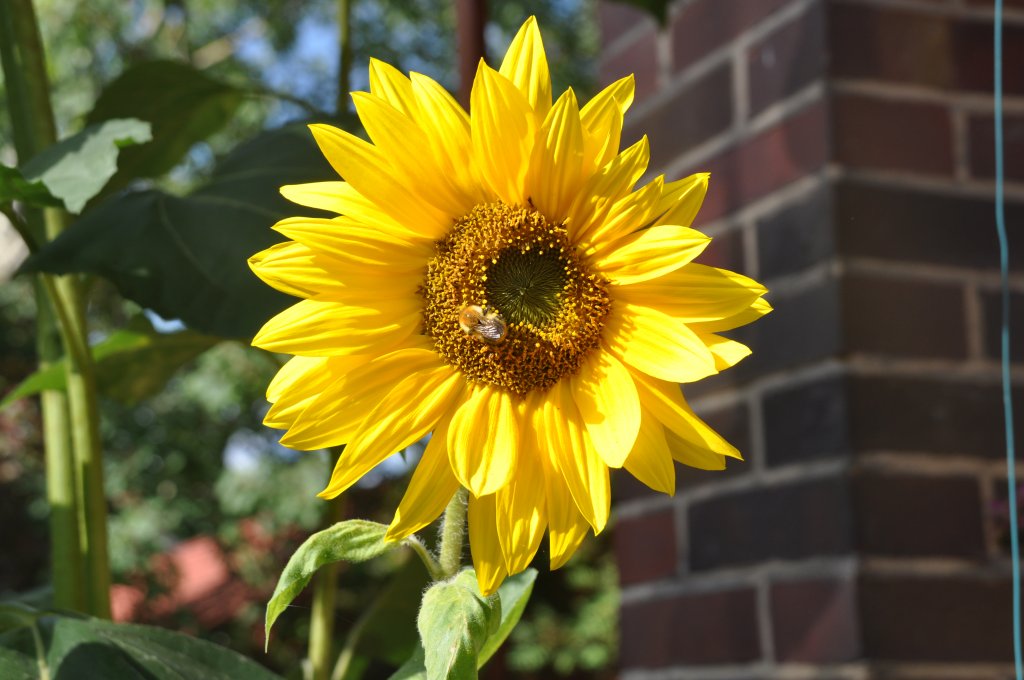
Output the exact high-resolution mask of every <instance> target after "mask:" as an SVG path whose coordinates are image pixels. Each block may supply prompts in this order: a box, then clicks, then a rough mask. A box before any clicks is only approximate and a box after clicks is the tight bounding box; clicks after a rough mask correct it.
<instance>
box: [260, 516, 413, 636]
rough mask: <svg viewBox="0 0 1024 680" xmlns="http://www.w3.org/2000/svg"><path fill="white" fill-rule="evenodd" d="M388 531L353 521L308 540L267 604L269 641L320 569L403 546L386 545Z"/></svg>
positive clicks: (293, 557) (320, 532) (288, 567)
mask: <svg viewBox="0 0 1024 680" xmlns="http://www.w3.org/2000/svg"><path fill="white" fill-rule="evenodd" d="M387 531H388V527H387V525H386V524H378V523H377V522H368V521H366V520H361V519H352V520H348V521H345V522H338V523H337V524H335V525H334V526H332V527H329V528H327V529H324V530H323V531H319V532H317V533H315V534H313V535H312V536H310V537H309V538H307V539H306V541H305V543H303V544H302V545H300V546H299V548H298V550H296V551H295V552H294V553H293V554H292V556H291V558H289V560H288V564H287V565H285V568H284V571H282V572H281V576H280V578H279V579H278V581H277V587H276V588H275V589H274V594H273V595H272V596H271V598H270V602H268V603H267V617H266V624H265V633H266V639H267V642H268V643H269V640H270V629H271V627H272V626H273V625H274V621H276V620H277V617H279V616H280V615H281V612H283V611H284V610H285V609H286V608H287V607H288V605H289V604H291V602H292V600H294V599H295V598H296V597H297V596H298V595H299V593H301V592H302V589H303V588H305V587H306V586H307V585H309V582H310V580H311V579H312V578H313V575H314V574H315V573H316V571H317V569H319V568H320V567H322V566H324V565H325V564H331V563H333V562H342V561H345V562H365V561H366V560H370V559H373V558H374V557H377V556H379V555H383V554H384V553H386V552H388V551H389V550H393V549H395V548H397V547H398V546H400V545H401V543H398V542H393V543H385V542H384V535H385V534H386V533H387Z"/></svg>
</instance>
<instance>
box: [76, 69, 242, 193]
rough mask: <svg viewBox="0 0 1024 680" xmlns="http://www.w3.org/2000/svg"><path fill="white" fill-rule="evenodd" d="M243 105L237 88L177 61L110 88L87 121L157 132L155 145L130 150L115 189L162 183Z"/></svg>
mask: <svg viewBox="0 0 1024 680" xmlns="http://www.w3.org/2000/svg"><path fill="white" fill-rule="evenodd" d="M241 101H242V93H241V92H240V91H239V90H238V89H237V88H235V87H232V86H231V85H228V84H226V83H222V82H220V81H217V80H214V79H213V78H210V77H209V76H207V75H206V74H204V73H203V72H201V71H199V70H197V69H195V68H194V67H192V66H190V65H189V64H186V63H183V62H178V61H144V62H140V63H137V64H134V65H132V66H130V67H128V68H127V69H126V70H125V71H124V72H123V73H121V75H120V76H118V77H117V78H116V79H115V80H114V81H112V82H111V83H109V84H108V85H107V86H106V87H105V88H104V89H103V92H102V93H101V94H100V97H99V99H98V100H97V101H96V105H95V106H94V107H93V109H92V111H90V112H89V115H88V116H87V118H86V122H88V123H97V122H100V121H104V120H111V119H113V118H128V117H131V118H139V119H141V120H144V121H147V122H149V123H151V124H152V126H153V141H152V142H150V143H149V144H147V145H146V146H144V147H139V148H138V149H130V150H128V151H126V152H125V154H124V157H123V159H122V160H121V163H120V164H119V165H120V172H118V174H117V178H116V179H115V180H114V182H113V184H114V186H115V187H122V186H124V185H125V184H126V183H127V182H128V181H130V180H132V179H137V178H139V177H157V176H159V175H162V174H163V173H165V172H167V171H168V170H170V169H171V168H173V167H174V166H175V165H177V164H178V163H180V162H181V160H182V159H183V158H184V157H185V154H186V153H188V150H189V149H190V148H192V146H193V145H194V144H195V143H196V142H201V141H203V140H204V139H206V138H207V137H209V136H210V135H211V134H213V133H214V132H216V131H217V130H219V129H221V128H222V127H224V126H225V125H227V124H228V123H229V122H231V119H232V118H233V117H234V114H235V110H236V109H237V108H238V105H239V104H240V103H241Z"/></svg>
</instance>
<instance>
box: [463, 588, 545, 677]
mask: <svg viewBox="0 0 1024 680" xmlns="http://www.w3.org/2000/svg"><path fill="white" fill-rule="evenodd" d="M536 580H537V570H536V569H527V570H526V571H524V572H521V573H519V574H516V575H515V576H510V577H508V578H507V579H505V581H504V582H503V583H502V584H501V586H500V587H499V588H498V600H499V602H500V603H501V622H500V623H499V624H498V628H497V630H496V631H494V632H493V633H492V634H491V635H489V636H488V637H487V642H485V643H484V646H483V648H482V649H481V650H480V655H479V658H478V660H477V666H478V667H483V665H484V664H485V663H487V660H488V659H490V658H491V657H492V656H494V653H495V652H496V651H498V648H499V647H501V643H503V642H504V641H505V639H506V638H507V637H508V636H509V634H510V633H511V632H512V629H513V628H515V627H516V624H517V623H519V619H520V617H521V616H522V615H523V610H524V609H526V603H527V602H529V601H530V595H531V594H532V593H533V584H534V582H535V581H536Z"/></svg>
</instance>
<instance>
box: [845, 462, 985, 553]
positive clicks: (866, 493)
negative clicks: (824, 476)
mask: <svg viewBox="0 0 1024 680" xmlns="http://www.w3.org/2000/svg"><path fill="white" fill-rule="evenodd" d="M853 489H854V503H855V508H856V510H855V512H856V515H857V543H858V547H859V549H860V551H861V553H862V554H864V555H877V556H884V557H959V558H964V559H975V560H977V559H981V558H983V557H984V555H985V543H984V537H983V533H982V532H983V519H982V513H981V492H980V489H979V486H978V480H977V479H976V478H973V477H944V476H943V477H939V476H927V477H926V476H921V475H905V474H899V475H883V474H879V473H874V472H867V471H864V472H862V473H859V474H857V475H855V477H854V480H853Z"/></svg>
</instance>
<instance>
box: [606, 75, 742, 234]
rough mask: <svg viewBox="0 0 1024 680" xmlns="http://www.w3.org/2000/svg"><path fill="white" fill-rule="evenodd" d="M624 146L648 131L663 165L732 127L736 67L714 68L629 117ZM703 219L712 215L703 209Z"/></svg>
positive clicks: (656, 163)
mask: <svg viewBox="0 0 1024 680" xmlns="http://www.w3.org/2000/svg"><path fill="white" fill-rule="evenodd" d="M627 121H628V124H627V127H626V128H625V130H624V131H623V135H622V137H623V146H625V145H626V144H632V143H633V142H635V141H636V140H638V139H640V137H641V136H643V135H644V134H646V135H647V136H648V138H649V139H650V142H651V168H652V169H654V168H662V167H664V166H666V165H667V164H669V163H671V162H672V161H673V160H675V159H676V157H677V156H679V155H680V154H682V153H684V152H685V151H688V150H690V149H692V148H693V147H695V146H697V145H698V144H701V143H703V142H706V141H707V140H708V139H710V138H711V137H714V136H715V135H717V134H720V133H722V132H724V131H725V130H727V129H729V126H730V125H731V124H732V69H730V68H729V67H728V65H724V66H722V67H720V68H717V69H714V70H712V71H711V72H710V73H708V74H706V75H704V76H703V77H701V78H700V79H698V80H696V81H695V82H693V83H691V84H689V85H688V86H687V87H685V88H683V89H682V90H681V91H679V92H678V93H676V94H675V95H674V96H673V97H672V98H671V99H669V100H668V101H663V102H661V103H660V105H659V106H658V107H657V108H655V109H653V110H651V111H649V112H648V113H647V114H646V115H644V116H643V117H642V118H636V117H634V118H632V119H628V118H627ZM700 219H701V220H702V221H707V220H708V219H710V218H709V217H708V216H707V215H706V214H705V211H703V210H702V211H701V215H700Z"/></svg>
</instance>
